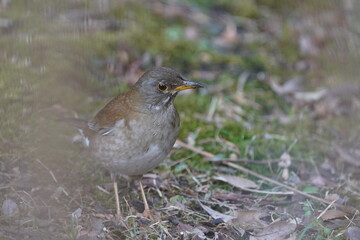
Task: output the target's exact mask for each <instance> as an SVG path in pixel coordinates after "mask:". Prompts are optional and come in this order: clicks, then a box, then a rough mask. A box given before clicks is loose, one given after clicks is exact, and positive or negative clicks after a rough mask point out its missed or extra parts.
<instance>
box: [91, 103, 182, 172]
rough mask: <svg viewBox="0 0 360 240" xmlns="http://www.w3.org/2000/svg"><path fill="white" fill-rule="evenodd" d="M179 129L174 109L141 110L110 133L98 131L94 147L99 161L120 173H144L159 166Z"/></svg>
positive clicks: (93, 140) (93, 141) (92, 144)
mask: <svg viewBox="0 0 360 240" xmlns="http://www.w3.org/2000/svg"><path fill="white" fill-rule="evenodd" d="M178 132H179V116H178V114H177V112H176V110H175V108H172V109H169V111H165V112H159V113H157V114H142V113H138V114H137V115H135V116H133V117H132V118H130V119H127V120H125V121H122V122H119V123H118V124H115V126H114V129H113V131H111V132H110V133H109V134H108V135H105V136H104V135H101V134H98V135H96V136H95V137H94V138H93V139H92V143H91V148H92V150H93V153H94V155H95V159H96V160H98V162H99V163H100V164H102V165H103V166H105V167H106V168H108V169H109V170H110V171H114V172H116V173H120V174H126V175H141V174H144V173H146V172H148V171H150V170H151V169H153V168H155V167H156V166H157V165H159V164H160V163H161V162H162V161H163V160H164V158H165V157H166V156H167V155H168V153H169V152H170V151H171V149H172V147H173V145H174V143H175V140H176V138H177V135H178Z"/></svg>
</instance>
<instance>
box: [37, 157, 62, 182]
mask: <svg viewBox="0 0 360 240" xmlns="http://www.w3.org/2000/svg"><path fill="white" fill-rule="evenodd" d="M36 161H37V162H38V163H39V164H40V165H41V166H43V167H44V168H45V169H46V170H47V171H48V172H49V174H50V176H51V177H52V179H53V180H54V182H55V183H58V181H57V180H56V177H55V174H54V173H53V171H51V170H50V169H49V168H48V167H47V166H46V165H45V164H44V163H43V162H42V161H40V159H36Z"/></svg>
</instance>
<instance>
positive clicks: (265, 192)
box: [241, 187, 294, 195]
mask: <svg viewBox="0 0 360 240" xmlns="http://www.w3.org/2000/svg"><path fill="white" fill-rule="evenodd" d="M241 189H242V190H244V191H247V192H254V193H262V194H268V195H293V194H294V193H293V192H271V191H264V190H257V189H251V188H244V187H242V188H241Z"/></svg>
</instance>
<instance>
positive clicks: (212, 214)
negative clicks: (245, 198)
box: [199, 202, 235, 222]
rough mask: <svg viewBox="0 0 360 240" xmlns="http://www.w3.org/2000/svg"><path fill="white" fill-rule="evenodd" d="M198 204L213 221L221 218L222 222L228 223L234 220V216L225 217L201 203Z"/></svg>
mask: <svg viewBox="0 0 360 240" xmlns="http://www.w3.org/2000/svg"><path fill="white" fill-rule="evenodd" d="M199 204H200V206H201V207H202V208H203V209H204V210H205V211H206V212H207V213H208V214H209V215H210V216H211V217H212V218H214V219H217V218H221V219H222V220H223V221H224V222H229V221H230V220H232V219H234V218H235V217H234V216H231V215H226V214H223V213H220V212H218V211H215V210H213V209H211V208H210V207H208V206H205V205H203V204H201V202H199Z"/></svg>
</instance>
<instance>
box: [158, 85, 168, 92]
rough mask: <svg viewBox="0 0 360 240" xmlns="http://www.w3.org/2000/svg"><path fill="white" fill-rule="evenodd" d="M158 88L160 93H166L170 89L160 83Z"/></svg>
mask: <svg viewBox="0 0 360 240" xmlns="http://www.w3.org/2000/svg"><path fill="white" fill-rule="evenodd" d="M158 88H159V90H160V91H166V90H167V89H168V86H166V85H165V84H163V83H159V85H158Z"/></svg>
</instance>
